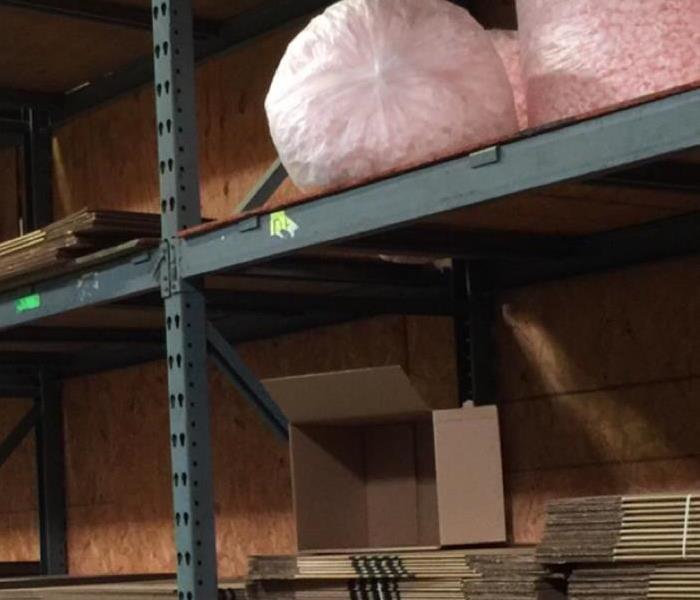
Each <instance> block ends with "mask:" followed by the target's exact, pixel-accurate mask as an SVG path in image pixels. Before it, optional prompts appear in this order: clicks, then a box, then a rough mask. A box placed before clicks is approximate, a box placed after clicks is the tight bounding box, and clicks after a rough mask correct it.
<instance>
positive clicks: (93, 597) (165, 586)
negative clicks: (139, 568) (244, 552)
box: [0, 575, 246, 600]
mask: <svg viewBox="0 0 700 600" xmlns="http://www.w3.org/2000/svg"><path fill="white" fill-rule="evenodd" d="M176 597H177V584H176V583H175V580H174V579H173V578H172V576H164V575H146V576H143V575H131V576H106V577H102V576H101V577H34V578H20V579H10V580H7V579H6V580H2V579H0V600H70V599H71V598H75V599H78V600H102V599H104V598H109V599H112V600H145V599H157V598H176ZM245 598H246V594H245V583H244V582H243V581H240V580H228V581H222V582H220V583H219V593H218V599H219V600H245Z"/></svg>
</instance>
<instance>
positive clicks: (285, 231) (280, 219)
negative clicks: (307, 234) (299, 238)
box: [270, 210, 299, 240]
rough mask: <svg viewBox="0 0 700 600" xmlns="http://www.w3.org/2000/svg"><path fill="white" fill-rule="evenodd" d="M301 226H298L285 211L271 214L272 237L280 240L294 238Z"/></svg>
mask: <svg viewBox="0 0 700 600" xmlns="http://www.w3.org/2000/svg"><path fill="white" fill-rule="evenodd" d="M298 229H299V225H297V224H296V223H295V222H294V221H293V220H292V219H291V218H289V217H288V216H287V213H286V212H285V211H283V210H278V211H277V212H274V213H272V214H270V236H271V237H278V238H280V239H283V240H284V239H287V238H293V237H294V236H295V235H296V233H297V230H298Z"/></svg>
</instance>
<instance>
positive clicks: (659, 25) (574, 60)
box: [517, 0, 700, 126]
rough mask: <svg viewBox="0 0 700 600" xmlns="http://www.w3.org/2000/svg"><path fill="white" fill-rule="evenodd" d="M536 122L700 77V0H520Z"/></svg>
mask: <svg viewBox="0 0 700 600" xmlns="http://www.w3.org/2000/svg"><path fill="white" fill-rule="evenodd" d="M517 6H518V21H519V26H520V42H521V51H522V59H523V71H524V74H525V79H526V85H527V101H528V117H529V121H530V126H537V125H542V124H545V123H549V122H552V121H557V120H560V119H563V118H568V117H572V116H577V115H583V114H585V113H589V112H591V111H597V110H600V109H604V108H608V107H612V106H614V105H616V104H620V103H623V102H627V101H629V100H633V99H635V98H638V97H640V96H645V95H648V94H652V93H655V92H660V91H664V90H668V89H669V88H673V87H676V86H679V85H684V84H688V83H695V82H697V81H698V80H700V1H699V0H518V3H517Z"/></svg>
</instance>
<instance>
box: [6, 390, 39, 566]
mask: <svg viewBox="0 0 700 600" xmlns="http://www.w3.org/2000/svg"><path fill="white" fill-rule="evenodd" d="M31 406H32V403H31V401H30V400H24V399H2V400H0V440H3V439H5V436H6V435H7V434H8V433H9V432H10V431H12V430H13V429H14V427H15V425H16V424H17V423H18V422H19V421H20V419H21V418H22V417H23V416H24V415H25V414H26V412H27V410H29V409H30V408H31ZM36 509H37V504H36V462H35V458H34V436H33V435H31V434H30V435H28V436H27V437H26V438H25V439H24V441H23V442H22V443H21V444H20V446H19V447H18V448H17V449H16V450H15V451H14V453H13V454H12V455H11V456H10V457H9V458H8V459H7V462H5V463H4V464H3V465H0V562H1V561H32V560H37V558H38V556H39V537H38V535H39V534H38V529H39V527H38V514H37V510H36Z"/></svg>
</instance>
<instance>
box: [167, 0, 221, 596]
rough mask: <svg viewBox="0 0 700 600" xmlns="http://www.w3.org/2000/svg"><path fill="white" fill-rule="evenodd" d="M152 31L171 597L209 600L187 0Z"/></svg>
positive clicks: (210, 547) (212, 570) (208, 487)
mask: <svg viewBox="0 0 700 600" xmlns="http://www.w3.org/2000/svg"><path fill="white" fill-rule="evenodd" d="M153 38H154V61H155V90H156V109H157V110H156V116H157V135H158V161H159V164H158V168H159V172H160V190H161V210H162V229H163V253H164V254H163V256H164V263H163V265H162V269H161V288H162V292H163V297H164V301H165V314H166V334H167V367H168V388H169V404H168V406H169V409H170V441H171V457H172V485H173V504H174V525H175V542H176V545H177V579H178V599H179V600H213V599H214V598H216V594H217V575H216V540H215V533H214V501H213V486H212V466H211V440H210V434H209V398H208V390H207V375H206V310H205V302H204V297H203V295H202V293H201V290H200V288H199V286H198V285H197V284H196V283H191V282H184V281H181V280H180V275H179V269H178V244H179V241H178V239H177V232H178V230H180V229H182V228H184V227H188V226H191V225H195V224H197V223H199V222H200V220H201V211H200V205H199V176H198V172H197V133H196V116H195V101H194V56H193V39H192V7H191V3H190V0H161V1H154V2H153Z"/></svg>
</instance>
